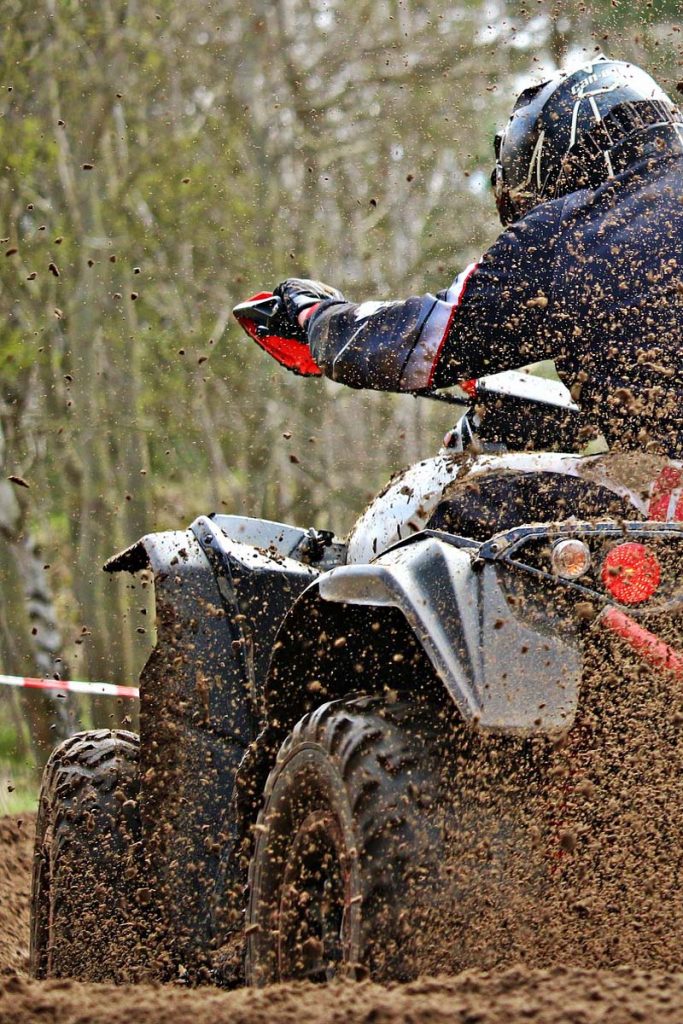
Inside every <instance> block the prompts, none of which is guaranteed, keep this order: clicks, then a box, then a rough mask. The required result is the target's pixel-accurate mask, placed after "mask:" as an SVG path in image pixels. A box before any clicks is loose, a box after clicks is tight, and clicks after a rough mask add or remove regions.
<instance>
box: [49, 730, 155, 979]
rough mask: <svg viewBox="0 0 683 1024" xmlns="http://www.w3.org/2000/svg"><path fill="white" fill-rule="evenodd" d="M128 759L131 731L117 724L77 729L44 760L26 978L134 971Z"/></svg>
mask: <svg viewBox="0 0 683 1024" xmlns="http://www.w3.org/2000/svg"><path fill="white" fill-rule="evenodd" d="M138 755H139V740H138V737H137V736H136V735H135V734H134V733H131V732H125V731H123V730H118V729H117V730H111V731H110V730H100V731H97V732H84V733H78V734H77V735H75V736H72V737H71V738H70V739H68V740H65V741H64V742H63V743H61V744H60V745H59V746H58V747H57V748H56V749H55V750H54V751H53V753H52V755H51V756H50V759H49V761H48V763H47V765H46V767H45V771H44V774H43V782H42V787H41V793H40V805H39V809H38V820H37V823H36V845H35V855H34V863H33V880H32V889H31V946H30V972H31V974H32V976H33V977H34V978H50V977H52V978H58V977H74V978H80V979H82V980H88V981H122V980H129V979H133V978H134V977H135V976H136V975H135V963H136V960H139V955H140V954H139V942H140V937H141V931H142V926H141V916H140V915H139V914H138V912H137V911H138V907H137V904H138V899H139V897H140V895H141V894H140V889H141V886H143V884H144V883H143V871H142V863H141V861H142V857H141V842H140V815H139V810H138V803H137V799H138V790H139V778H138ZM143 899H144V897H143Z"/></svg>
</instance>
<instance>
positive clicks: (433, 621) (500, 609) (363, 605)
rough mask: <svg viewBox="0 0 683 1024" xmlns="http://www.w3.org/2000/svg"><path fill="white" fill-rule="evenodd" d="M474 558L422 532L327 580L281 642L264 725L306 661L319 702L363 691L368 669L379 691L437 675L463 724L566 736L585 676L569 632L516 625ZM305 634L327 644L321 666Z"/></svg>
mask: <svg viewBox="0 0 683 1024" xmlns="http://www.w3.org/2000/svg"><path fill="white" fill-rule="evenodd" d="M480 547H481V546H480V545H478V544H475V543H473V542H471V541H468V540H465V539H456V538H445V539H444V538H442V537H439V536H435V535H429V534H428V533H423V534H420V535H417V537H416V538H411V542H410V543H407V544H403V545H400V546H398V547H394V548H392V549H391V550H389V551H387V552H385V553H384V554H382V555H381V556H380V557H379V558H378V559H376V560H375V561H374V562H372V563H370V564H364V565H347V566H341V567H339V568H337V569H333V570H332V571H331V572H328V573H326V574H324V575H322V576H321V577H320V578H319V579H318V580H317V581H316V582H315V583H314V584H313V585H312V586H311V587H310V588H309V589H308V591H307V592H306V594H305V595H304V597H303V598H302V599H301V601H300V602H299V603H298V604H297V606H296V607H295V609H294V610H293V612H292V613H291V614H290V616H289V617H288V619H286V620H285V623H284V624H283V627H282V629H281V631H280V633H279V635H278V641H279V649H278V650H277V651H276V653H275V656H274V658H273V662H272V664H271V678H270V680H269V685H268V689H267V699H268V705H269V707H268V717H269V719H270V720H272V719H273V718H278V717H281V716H284V715H286V714H287V713H288V710H289V707H290V705H292V704H293V703H294V698H293V694H292V690H293V688H295V685H296V674H297V672H298V673H299V674H300V673H301V668H302V661H304V660H306V661H308V662H309V663H311V664H312V665H313V672H314V673H316V672H317V673H320V674H321V676H322V678H321V679H320V680H318V681H316V680H315V679H314V680H313V686H314V687H316V685H318V686H321V687H322V688H323V689H322V697H323V698H327V699H329V698H330V697H331V696H341V695H342V692H343V687H346V690H347V692H348V691H353V689H354V688H355V686H356V685H357V687H358V688H359V689H367V688H368V669H369V665H370V663H372V668H373V672H372V675H373V680H372V683H371V685H373V686H374V687H375V688H376V687H377V686H379V688H380V689H381V688H382V685H384V686H389V687H390V688H394V686H395V685H396V683H395V680H396V676H397V670H400V669H403V672H402V679H401V681H400V683H399V685H400V686H401V687H403V686H406V685H407V686H408V687H411V686H412V687H417V686H419V685H421V684H422V679H423V677H424V676H425V675H433V676H435V677H436V680H437V681H438V683H439V685H440V686H442V687H444V688H445V690H446V691H447V693H448V695H449V697H450V699H451V700H452V701H453V702H454V703H455V704H456V706H457V708H458V709H459V711H460V713H461V715H462V717H463V719H464V721H465V722H469V723H472V724H475V723H476V724H478V726H479V728H481V729H485V730H490V731H496V732H508V733H521V734H533V733H554V732H556V731H558V730H564V729H566V728H568V727H569V726H570V725H571V723H572V721H573V718H574V714H575V711H576V706H577V701H578V687H579V680H580V676H581V667H582V658H581V654H580V650H579V645H578V642H577V640H576V638H575V637H572V636H571V634H569V635H567V633H566V631H565V632H564V633H563V634H561V633H560V632H558V631H557V630H548V629H547V628H546V630H544V631H541V630H540V629H538V628H536V627H534V626H531V625H529V624H528V623H526V622H525V621H524V620H523V619H522V618H520V617H519V616H517V615H513V614H511V608H510V604H509V603H508V600H507V598H506V595H505V592H504V590H503V589H502V588H501V585H500V580H499V574H498V570H497V567H496V566H495V565H494V564H493V563H491V562H487V561H486V560H484V559H482V558H481V555H480ZM335 606H336V610H335ZM306 635H310V636H316V635H319V636H320V635H321V636H322V641H323V642H322V643H320V642H318V643H317V644H316V645H314V646H316V647H317V650H316V651H315V654H316V655H317V660H316V659H315V658H314V657H313V652H312V651H311V652H305V651H302V644H303V643H304V642H305V641H304V639H303V638H304V637H305V636H306ZM324 653H326V654H327V661H326V662H325V659H324V658H323V657H321V655H323V654H324ZM302 654H303V658H302ZM419 655H422V659H421V660H420V657H419ZM425 656H426V657H425ZM425 662H426V663H425ZM411 666H413V668H412V670H411ZM361 668H362V672H361ZM354 671H355V672H356V673H358V674H357V675H355V674H354ZM309 685H310V684H309ZM319 699H320V698H319ZM306 703H308V698H307V699H306ZM285 705H286V706H285ZM298 710H301V708H299V709H298ZM303 710H305V706H303ZM302 713H303V712H302Z"/></svg>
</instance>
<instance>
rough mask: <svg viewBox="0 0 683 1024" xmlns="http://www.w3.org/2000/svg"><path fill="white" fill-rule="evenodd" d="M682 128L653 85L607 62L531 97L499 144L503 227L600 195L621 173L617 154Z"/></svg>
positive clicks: (561, 76)
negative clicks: (552, 205) (557, 204)
mask: <svg viewBox="0 0 683 1024" xmlns="http://www.w3.org/2000/svg"><path fill="white" fill-rule="evenodd" d="M682 121H683V118H681V114H680V111H679V110H678V108H677V107H676V106H674V104H673V103H672V102H671V100H670V99H669V97H668V96H667V95H666V93H664V92H663V91H662V90H661V89H660V87H659V86H658V85H657V83H656V82H655V81H654V79H653V78H650V76H649V75H648V74H646V73H645V72H644V71H642V70H641V69H640V68H638V67H636V66H635V65H634V64H627V63H625V62H624V61H620V60H609V58H607V57H605V56H603V55H602V54H600V55H599V56H598V57H595V58H594V59H593V60H591V61H590V62H589V63H588V64H584V65H583V67H580V68H578V70H576V71H573V72H572V73H571V74H566V73H564V72H558V74H556V75H554V76H553V77H552V78H551V79H549V80H548V81H546V82H542V83H541V84H540V85H534V86H531V88H529V89H525V90H524V92H523V93H522V94H521V95H520V96H519V98H518V99H517V102H516V103H515V106H514V109H513V111H512V114H511V116H510V120H509V121H508V123H507V125H506V127H505V128H504V130H503V131H502V132H499V133H498V134H497V135H496V138H495V154H496V166H495V168H494V171H493V174H492V178H491V180H492V182H493V187H494V191H495V195H496V205H497V207H498V213H499V215H500V219H501V221H502V223H503V225H504V226H505V225H507V224H510V223H512V221H514V220H517V219H518V218H519V217H521V216H523V215H524V214H525V213H527V212H528V211H529V210H530V209H532V208H533V207H534V206H537V205H538V203H543V202H545V201H546V200H548V199H554V198H556V197H557V196H562V195H567V194H568V193H570V192H574V191H576V190H577V189H579V188H597V186H598V185H599V184H600V183H601V182H603V181H606V180H607V179H608V178H611V177H613V176H614V174H615V173H617V172H616V171H615V167H614V163H613V160H612V155H613V153H614V151H615V148H617V147H621V146H623V144H624V143H625V142H630V141H631V140H632V139H633V138H634V136H636V135H639V134H640V133H642V132H643V131H647V130H650V129H652V128H657V127H660V126H661V125H663V124H667V125H671V124H676V123H681V122H682Z"/></svg>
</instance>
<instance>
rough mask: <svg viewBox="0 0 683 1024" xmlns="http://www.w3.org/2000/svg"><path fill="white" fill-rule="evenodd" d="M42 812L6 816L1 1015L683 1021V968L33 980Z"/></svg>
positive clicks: (390, 1022) (302, 1022) (375, 1022)
mask: <svg viewBox="0 0 683 1024" xmlns="http://www.w3.org/2000/svg"><path fill="white" fill-rule="evenodd" d="M32 829H33V821H32V820H31V819H30V818H28V819H26V820H25V821H24V822H23V823H21V824H20V819H15V818H3V819H0V1024H29V1022H31V1024H34V1022H36V1021H41V1022H42V1021H47V1022H50V1024H99V1022H103V1024H104V1022H106V1024H124V1022H125V1024H128V1022H130V1021H132V1020H134V1021H135V1022H136V1024H162V1022H166V1021H173V1024H186V1022H187V1024H221V1022H226V1024H227V1022H228V1021H229V1022H230V1024H262V1022H263V1024H265V1022H273V1021H282V1022H287V1021H292V1022H294V1021H296V1022H297V1024H309V1022H310V1024H328V1022H329V1024H342V1022H343V1024H347V1022H348V1024H356V1022H357V1024H398V1022H403V1021H405V1022H410V1024H427V1022H429V1024H450V1022H459V1024H498V1022H500V1024H502V1022H506V1024H512V1022H517V1021H519V1022H520V1024H521V1022H528V1021H534V1022H539V1024H541V1022H542V1024H565V1022H566V1024H594V1022H595V1024H597V1022H609V1024H622V1022H627V1021H628V1022H631V1021H647V1022H653V1024H657V1022H659V1021H680V1020H681V1019H683V973H681V974H669V973H664V972H657V971H642V970H635V969H633V968H629V967H622V968H617V969H616V970H613V971H590V970H580V969H577V968H569V967H567V968H564V967H555V968H553V969H551V970H547V971H544V970H529V969H527V968H524V967H521V966H520V967H513V968H510V969H508V970H505V971H491V972H477V971H468V972H466V973H464V974H461V975H459V976H458V977H455V978H424V979H421V980H420V981H417V982H413V983H411V984H408V985H397V986H392V987H390V988H382V987H380V986H378V985H372V984H369V983H362V984H347V985H333V986H330V987H328V988H326V989H321V988H319V987H313V986H308V985H287V986H280V987H275V988H271V989H266V990H264V991H260V992H259V991H247V990H241V991H237V992H222V991H219V990H216V989H200V990H194V991H187V990H180V989H177V988H173V987H171V986H168V987H163V988H162V987H152V986H148V985H147V986H137V987H130V986H121V987H119V988H114V987H111V986H106V985H82V984H78V983H75V982H70V981H51V982H32V981H29V980H28V978H27V975H26V958H27V953H28V887H29V874H30V863H31V840H32Z"/></svg>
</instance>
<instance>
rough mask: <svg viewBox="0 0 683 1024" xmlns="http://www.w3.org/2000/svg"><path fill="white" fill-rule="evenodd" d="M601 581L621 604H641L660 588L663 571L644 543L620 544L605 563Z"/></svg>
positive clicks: (608, 555) (607, 557)
mask: <svg viewBox="0 0 683 1024" xmlns="http://www.w3.org/2000/svg"><path fill="white" fill-rule="evenodd" d="M601 576H602V582H603V583H604V585H605V588H606V589H607V590H608V591H609V593H610V594H611V595H612V597H613V598H614V599H615V600H616V601H619V603H620V604H642V603H643V601H647V600H649V599H650V598H651V597H652V595H653V594H654V593H655V591H656V590H657V587H658V586H659V584H660V581H661V578H662V570H661V567H660V565H659V561H658V560H657V556H656V555H655V554H653V552H652V551H650V550H649V549H648V548H646V547H645V545H644V544H637V543H635V542H629V543H627V544H618V545H617V547H615V548H612V550H611V551H610V552H609V553H608V554H607V556H606V557H605V560H604V562H603V563H602V571H601Z"/></svg>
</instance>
